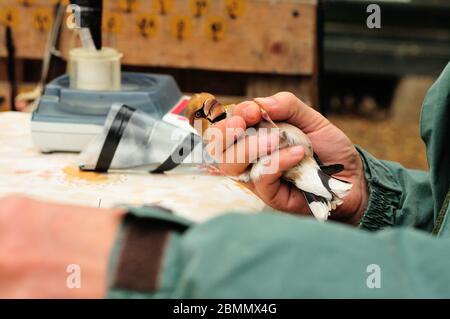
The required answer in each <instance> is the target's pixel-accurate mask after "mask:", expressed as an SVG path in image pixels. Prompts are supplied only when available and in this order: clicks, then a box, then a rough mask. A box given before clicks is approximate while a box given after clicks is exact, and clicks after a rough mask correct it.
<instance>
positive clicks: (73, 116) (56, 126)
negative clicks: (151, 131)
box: [31, 72, 183, 153]
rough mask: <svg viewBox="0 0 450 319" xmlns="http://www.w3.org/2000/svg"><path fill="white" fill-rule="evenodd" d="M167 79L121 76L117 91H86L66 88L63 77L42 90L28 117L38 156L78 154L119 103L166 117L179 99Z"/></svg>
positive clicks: (170, 78)
mask: <svg viewBox="0 0 450 319" xmlns="http://www.w3.org/2000/svg"><path fill="white" fill-rule="evenodd" d="M182 97H183V96H182V93H181V91H180V89H179V88H178V86H177V84H176V83H175V81H174V79H173V78H172V77H171V76H168V75H158V74H141V73H127V72H123V73H122V86H121V90H120V91H87V90H78V89H73V88H71V87H70V79H69V76H67V75H63V76H61V77H59V78H57V79H55V80H54V81H52V82H51V83H49V84H48V85H47V86H46V87H45V91H44V94H43V96H42V97H41V99H40V101H39V105H38V108H37V109H36V111H35V112H34V113H33V115H32V119H31V131H32V136H33V140H34V143H35V145H36V146H37V147H38V148H39V149H40V151H42V152H45V153H46V152H80V151H81V150H83V148H84V147H85V146H86V145H87V144H88V143H89V142H90V141H91V140H92V138H94V137H95V136H97V135H98V134H99V133H101V131H102V128H103V125H104V122H105V119H106V115H107V114H108V112H109V109H110V107H111V105H112V104H113V103H123V104H127V105H129V106H132V107H134V108H136V109H139V110H142V111H144V112H146V113H148V114H150V115H152V116H153V117H155V118H160V119H162V117H163V116H164V115H165V114H167V113H168V112H169V111H170V110H171V109H172V108H173V107H174V106H176V105H177V104H178V103H179V102H180V100H181V99H182Z"/></svg>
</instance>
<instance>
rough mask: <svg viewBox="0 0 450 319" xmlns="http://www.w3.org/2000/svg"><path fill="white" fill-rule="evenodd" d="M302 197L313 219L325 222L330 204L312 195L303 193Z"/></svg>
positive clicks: (328, 214)
mask: <svg viewBox="0 0 450 319" xmlns="http://www.w3.org/2000/svg"><path fill="white" fill-rule="evenodd" d="M303 195H304V196H305V200H306V202H307V203H308V206H309V209H310V210H311V213H312V214H313V215H314V217H315V218H316V219H317V220H320V221H326V220H327V219H328V216H330V210H331V203H330V202H329V201H328V200H327V199H325V198H323V197H320V196H317V195H314V194H312V193H308V192H305V191H303Z"/></svg>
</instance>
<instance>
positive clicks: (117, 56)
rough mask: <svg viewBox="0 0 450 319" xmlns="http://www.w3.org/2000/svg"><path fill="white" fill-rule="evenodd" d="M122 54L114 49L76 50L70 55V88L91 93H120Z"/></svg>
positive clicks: (71, 51)
mask: <svg viewBox="0 0 450 319" xmlns="http://www.w3.org/2000/svg"><path fill="white" fill-rule="evenodd" d="M122 56H123V55H122V54H121V53H119V52H118V51H117V50H115V49H113V48H106V47H104V48H102V49H101V50H88V49H85V48H75V49H72V50H70V53H69V75H70V87H71V88H75V89H79V90H90V91H119V90H120V86H121V76H120V65H121V59H122Z"/></svg>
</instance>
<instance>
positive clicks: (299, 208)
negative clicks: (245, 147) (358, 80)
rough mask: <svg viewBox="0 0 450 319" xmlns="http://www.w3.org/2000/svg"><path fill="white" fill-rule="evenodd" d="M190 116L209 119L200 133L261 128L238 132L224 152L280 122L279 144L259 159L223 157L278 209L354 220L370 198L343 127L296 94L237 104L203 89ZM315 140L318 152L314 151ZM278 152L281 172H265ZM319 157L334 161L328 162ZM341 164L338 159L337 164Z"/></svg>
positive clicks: (225, 167)
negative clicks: (242, 135)
mask: <svg viewBox="0 0 450 319" xmlns="http://www.w3.org/2000/svg"><path fill="white" fill-rule="evenodd" d="M187 116H188V117H189V118H190V120H191V124H193V123H194V122H196V121H195V120H199V121H201V122H202V123H203V124H206V125H203V126H204V128H203V129H201V130H200V133H201V134H203V133H204V132H205V129H206V128H208V127H209V126H211V125H214V127H215V128H217V129H219V130H221V131H222V132H223V133H224V134H223V136H227V133H226V130H227V128H228V129H229V128H234V129H240V130H245V129H246V128H247V127H255V128H256V129H257V132H258V134H257V136H256V137H252V136H246V137H245V138H239V137H238V136H235V137H234V139H235V141H236V143H234V144H233V143H226V142H225V143H224V146H225V147H224V148H223V149H222V150H220V151H223V152H224V154H228V153H229V152H230V151H236V148H237V147H238V144H240V143H242V140H244V142H243V143H244V144H252V143H255V142H256V143H258V140H263V139H264V138H261V137H262V136H261V135H262V134H260V131H261V129H262V128H269V127H275V126H276V127H277V129H278V130H279V145H276V146H274V143H272V147H273V149H271V148H270V147H269V149H268V151H269V154H267V155H265V156H263V157H261V158H258V159H257V160H256V161H255V159H253V160H252V159H251V158H250V157H251V156H246V162H245V163H233V162H222V163H220V164H219V167H220V169H221V170H222V171H223V172H224V173H225V174H227V175H231V176H239V179H241V180H242V181H245V182H248V184H247V185H248V187H249V188H250V189H251V190H253V191H254V192H255V193H256V194H257V195H258V196H259V197H260V198H261V199H263V200H264V201H265V202H266V203H267V204H268V205H270V206H272V207H274V208H276V209H279V210H283V211H287V212H293V213H303V214H305V213H306V214H308V213H309V212H312V213H313V214H314V215H315V216H316V218H318V219H320V220H326V219H327V218H328V215H329V213H330V211H332V212H333V214H332V216H331V217H332V218H333V219H338V220H341V221H346V222H348V223H353V224H355V223H357V221H359V219H360V216H361V214H362V212H363V211H364V208H365V205H366V202H367V187H366V182H365V177H364V172H363V167H362V161H361V159H360V157H359V155H358V153H357V151H356V149H355V148H354V146H353V144H352V143H351V142H350V140H349V139H348V138H347V137H346V136H345V134H344V133H343V132H342V131H340V130H339V129H338V128H336V127H335V126H333V125H332V124H331V123H330V122H329V121H328V120H326V119H325V118H324V117H323V116H322V115H320V114H319V113H318V112H316V111H315V110H313V109H311V108H309V107H308V106H306V105H305V104H303V103H302V102H301V101H300V100H299V99H297V98H296V97H295V96H294V95H292V94H290V93H279V94H277V95H275V96H273V97H270V98H266V99H256V100H255V101H253V102H244V103H241V104H239V105H236V106H234V105H232V106H222V105H221V104H220V103H219V102H218V101H217V100H216V99H215V98H214V96H212V95H210V94H206V93H202V94H198V95H195V96H194V97H193V99H192V100H191V103H190V104H189V106H188V110H187ZM272 120H273V121H275V123H273V122H272ZM233 142H234V140H233ZM270 144H271V143H269V145H270ZM312 145H314V151H315V153H317V154H318V156H315V153H313V150H312ZM298 146H300V147H298ZM299 149H300V151H299ZM247 155H248V154H247ZM275 155H277V156H279V163H278V169H277V171H276V172H271V173H270V174H263V169H262V168H263V167H264V166H265V165H266V164H267V163H268V162H270V161H272V160H273V158H274V156H275ZM319 158H320V159H321V160H322V161H323V162H324V163H326V164H329V165H323V164H322V163H321V161H320V160H319ZM252 163H254V164H253V165H252ZM336 163H339V164H338V165H333V164H336ZM341 164H342V165H341ZM342 166H344V167H345V170H344V171H341V170H342ZM336 173H337V174H336ZM333 174H336V175H333ZM330 175H333V177H330ZM336 177H337V178H336ZM352 184H353V188H352V187H351V186H352ZM355 186H356V187H355ZM344 197H345V200H343V199H344Z"/></svg>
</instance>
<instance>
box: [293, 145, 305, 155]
mask: <svg viewBox="0 0 450 319" xmlns="http://www.w3.org/2000/svg"><path fill="white" fill-rule="evenodd" d="M291 154H292V155H293V156H296V157H300V156H302V155H303V154H304V150H303V147H301V146H295V147H293V148H291Z"/></svg>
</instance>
